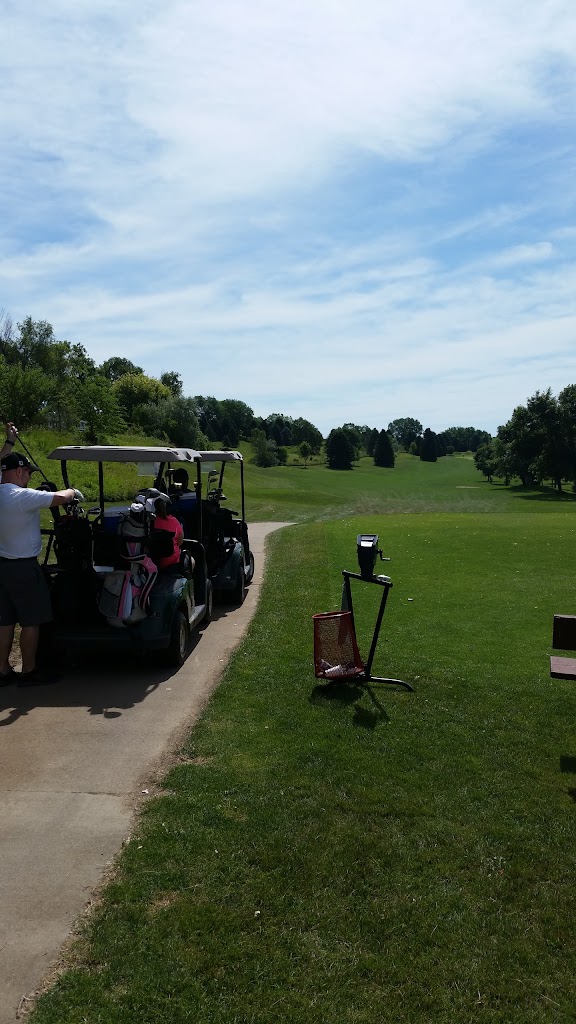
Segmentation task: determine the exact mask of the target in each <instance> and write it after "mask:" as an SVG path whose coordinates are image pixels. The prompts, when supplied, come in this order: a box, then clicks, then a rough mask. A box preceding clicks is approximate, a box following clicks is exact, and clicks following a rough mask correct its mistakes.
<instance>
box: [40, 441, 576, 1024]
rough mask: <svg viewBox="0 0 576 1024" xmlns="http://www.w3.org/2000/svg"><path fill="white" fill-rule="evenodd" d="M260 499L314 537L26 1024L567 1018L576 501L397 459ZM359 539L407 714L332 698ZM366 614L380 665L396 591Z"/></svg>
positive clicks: (361, 590) (388, 692) (518, 1022)
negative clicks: (328, 655) (319, 629)
mask: <svg viewBox="0 0 576 1024" xmlns="http://www.w3.org/2000/svg"><path fill="white" fill-rule="evenodd" d="M242 450H244V449H242ZM246 454H247V455H248V456H249V451H248V449H247V451H246ZM74 484H75V486H79V487H81V488H82V490H83V491H85V493H86V494H87V498H88V499H89V500H91V495H90V486H91V482H90V480H88V479H86V480H80V479H78V480H75V481H74ZM121 489H122V488H120V490H121ZM246 490H247V507H246V511H247V516H248V521H249V522H256V521H261V522H264V521H277V522H291V523H293V524H294V525H292V526H289V527H286V528H285V529H282V530H279V531H278V532H277V533H275V534H273V535H272V536H271V538H270V542H269V548H268V559H267V563H266V571H265V577H264V584H263V588H262V596H261V600H260V604H259V606H258V609H257V612H256V615H255V617H254V619H253V620H252V623H251V625H250V627H249V630H248V633H247V634H246V637H245V639H244V641H243V642H242V644H241V646H240V647H239V648H238V649H237V651H236V653H235V654H234V655H233V657H232V659H231V661H230V663H229V664H228V665H227V666H226V668H225V671H224V675H223V678H222V682H221V684H220V686H219V688H218V689H217V691H216V693H215V695H214V697H213V698H212V700H211V702H210V704H209V706H208V707H207V709H206V711H205V713H204V715H203V716H202V718H201V720H200V722H199V723H198V724H197V726H196V727H195V728H194V729H193V731H192V732H191V734H190V735H189V737H188V739H187V740H186V742H185V743H184V745H183V747H182V748H181V749H180V750H179V751H177V752H175V753H176V757H175V764H174V767H172V768H171V770H170V771H169V773H168V774H167V775H166V777H165V778H164V780H163V784H162V788H161V791H160V792H159V793H158V795H156V796H155V797H154V798H153V799H151V800H149V801H148V802H147V803H146V804H145V806H144V808H143V809H142V812H141V814H140V816H139V817H138V820H137V821H136V822H135V827H134V831H133V833H132V835H131V836H130V840H129V841H128V842H127V843H126V844H125V846H124V849H123V851H122V853H121V855H120V856H119V858H118V861H117V863H116V865H115V867H114V870H113V872H112V874H111V877H110V879H109V881H108V882H107V883H106V885H105V886H104V887H103V889H102V892H101V893H100V894H99V898H98V900H97V901H96V902H95V905H94V907H93V909H92V910H91V911H90V913H89V914H87V916H86V918H85V919H84V920H83V921H82V922H80V924H79V926H78V933H77V936H76V937H75V939H74V941H73V942H72V943H71V944H70V946H69V948H67V949H66V950H65V952H64V962H63V965H62V970H61V971H60V972H59V973H58V976H57V978H56V979H55V981H54V984H53V985H52V986H51V987H50V988H49V989H48V990H47V991H46V992H45V994H43V995H42V996H41V997H40V999H39V1001H38V1003H37V1005H36V1007H35V1009H34V1010H33V1011H32V1014H31V1016H30V1017H29V1018H28V1019H29V1021H30V1022H31V1024H83V1022H86V1024H187V1022H190V1024H192V1022H193V1024H288V1022H290V1024H302V1022H306V1024H414V1022H418V1024H420V1022H422V1024H468V1022H476V1021H479V1022H482V1024H532V1022H538V1024H544V1022H546V1024H548V1022H550V1024H552V1022H554V1024H559V1022H569V1021H573V1020H574V1019H575V1017H574V994H573V993H574V964H575V962H576V938H575V930H574V921H575V920H576V889H575V884H574V876H575V869H576V689H575V687H576V683H574V682H570V681H568V680H559V679H551V678H550V673H549V656H550V654H551V653H552V651H551V641H552V623H553V616H554V614H555V613H562V614H572V613H576V589H575V586H574V563H573V554H574V548H575V544H576V536H575V533H576V495H573V494H572V493H571V492H566V493H563V494H558V493H557V492H556V491H554V490H552V488H549V487H542V488H537V489H533V490H529V489H527V488H523V487H521V486H520V485H519V484H518V481H517V480H516V481H513V482H512V485H511V486H508V487H506V486H504V485H503V483H502V482H501V481H495V482H494V483H488V482H487V481H486V480H485V479H484V478H483V477H482V476H481V474H480V473H479V472H478V471H477V470H476V469H475V466H474V462H473V461H472V458H471V457H468V456H456V455H455V456H449V457H444V458H441V459H439V460H438V462H436V463H425V462H421V461H420V460H419V459H418V458H416V457H414V456H410V455H407V454H404V453H402V454H400V455H398V456H397V458H396V465H395V468H394V469H381V468H377V467H375V466H374V464H373V461H372V460H371V459H368V458H363V459H361V460H360V461H359V462H358V463H357V464H356V465H355V466H354V468H353V470H351V471H348V472H346V471H333V470H329V469H327V468H326V467H325V465H324V464H323V463H322V462H321V461H320V460H317V462H316V463H314V462H311V463H309V464H308V466H307V467H306V468H304V466H303V465H297V464H289V465H287V466H280V467H273V468H270V469H259V468H257V467H255V466H253V465H251V464H250V463H249V462H248V463H247V465H246ZM228 503H229V504H230V505H231V506H232V507H235V506H234V493H233V492H232V493H230V494H228ZM360 533H370V534H377V535H378V537H379V547H380V548H381V549H382V551H383V553H384V555H385V556H387V557H389V558H390V559H391V560H390V562H386V563H383V564H382V563H380V562H378V563H377V567H376V570H375V571H376V572H383V573H386V574H388V575H389V576H390V577H391V579H392V581H393V588H392V590H391V593H390V597H389V600H388V605H387V608H386V612H385V615H384V620H383V624H382V630H381V634H380V639H379V643H378V647H377V651H376V656H375V661H374V665H373V672H374V674H375V675H381V676H391V677H396V678H400V679H404V680H406V681H407V682H409V683H410V684H411V685H412V686H413V687H414V692H413V693H411V692H408V691H407V690H405V689H401V688H398V687H394V686H387V685H384V684H379V683H376V682H374V683H366V684H365V685H359V684H357V683H355V682H340V683H338V682H336V683H333V684H327V683H325V682H323V681H321V680H318V679H315V677H314V663H313V634H312V616H313V614H315V613H317V612H325V611H332V610H337V609H339V608H340V601H341V587H342V570H343V569H347V570H351V571H354V572H355V571H357V558H356V537H357V535H358V534H360ZM354 582H356V581H354ZM353 592H354V611H355V621H356V629H357V636H358V642H359V647H360V652H361V654H363V656H364V657H365V656H366V654H367V649H368V647H369V645H370V641H371V637H372V632H373V629H374V621H375V616H376V612H377V607H378V601H379V596H380V595H379V591H378V588H375V587H371V586H365V585H364V584H363V583H362V582H361V581H357V586H355V587H354V589H353ZM173 685H174V686H177V685H178V676H175V677H174V682H173Z"/></svg>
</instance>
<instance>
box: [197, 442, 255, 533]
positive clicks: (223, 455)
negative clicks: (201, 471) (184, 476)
mask: <svg viewBox="0 0 576 1024" xmlns="http://www.w3.org/2000/svg"><path fill="white" fill-rule="evenodd" d="M198 455H199V456H200V460H201V462H219V463H220V476H219V479H218V487H219V488H220V489H222V484H223V480H224V469H225V467H226V463H227V462H238V463H239V464H240V501H241V518H242V520H243V522H246V509H245V497H244V458H243V456H242V455H241V454H240V452H236V451H213V452H207V451H199V452H198Z"/></svg>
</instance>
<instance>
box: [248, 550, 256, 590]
mask: <svg viewBox="0 0 576 1024" xmlns="http://www.w3.org/2000/svg"><path fill="white" fill-rule="evenodd" d="M255 568H256V566H255V565H254V555H253V554H252V552H250V568H249V569H248V578H247V580H246V585H248V584H249V583H252V580H253V579H254V570H255Z"/></svg>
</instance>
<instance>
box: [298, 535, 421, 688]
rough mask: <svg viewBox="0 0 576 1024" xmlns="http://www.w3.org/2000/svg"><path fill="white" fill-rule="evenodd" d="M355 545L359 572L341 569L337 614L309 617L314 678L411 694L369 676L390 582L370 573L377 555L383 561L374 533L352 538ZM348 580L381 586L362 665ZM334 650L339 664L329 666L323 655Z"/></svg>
mask: <svg viewBox="0 0 576 1024" xmlns="http://www.w3.org/2000/svg"><path fill="white" fill-rule="evenodd" d="M356 546H357V553H358V564H359V566H360V572H359V573H358V572H349V571H348V570H347V569H343V570H342V576H343V578H344V582H343V584H342V610H341V611H340V612H327V613H324V614H320V615H314V616H313V619H314V665H315V673H316V676H317V677H318V678H321V679H325V680H326V681H328V682H332V683H334V682H346V680H348V681H350V682H352V681H354V682H356V683H362V682H371V683H388V684H390V685H392V686H403V687H405V689H407V690H410V691H411V692H414V687H413V686H411V685H410V683H407V682H406V681H405V680H404V679H393V678H388V677H385V676H373V675H372V665H373V662H374V655H375V654H376V646H377V643H378V637H379V635H380V629H381V626H382V619H383V617H384V611H385V609H386V602H387V600H388V594H389V593H390V590H391V589H392V580H391V579H390V577H389V576H382V575H380V576H376V575H375V574H374V567H375V564H376V557H377V556H378V555H379V556H380V559H381V561H385V559H384V556H383V555H382V552H381V551H380V550H379V549H378V536H377V534H359V535H358V537H357V538H356ZM386 561H388V559H386ZM351 580H361V581H362V582H364V583H372V584H375V585H376V586H379V587H382V597H381V599H380V607H379V609H378V615H377V617H376V624H375V626H374V633H373V636H372V642H371V644H370V652H369V654H368V658H367V660H366V663H365V664H364V663H363V662H362V659H361V658H360V654H359V651H358V643H357V640H356V627H355V622H354V608H353V603H352V587H351V584H350V581H351ZM335 650H337V651H338V654H337V655H336V658H337V660H339V662H340V664H336V665H334V664H332V665H331V664H330V661H328V660H327V658H326V656H325V655H326V654H328V653H330V654H332V655H333V652H334V651H335ZM333 660H334V655H333V657H332V661H333Z"/></svg>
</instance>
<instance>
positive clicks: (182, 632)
mask: <svg viewBox="0 0 576 1024" xmlns="http://www.w3.org/2000/svg"><path fill="white" fill-rule="evenodd" d="M189 641H190V627H189V625H188V619H187V618H186V616H185V615H184V612H183V611H182V610H181V609H179V610H178V611H177V612H176V614H175V616H174V621H173V622H172V629H171V631H170V643H169V645H168V647H167V648H166V652H165V657H164V662H165V664H167V665H177V666H179V665H183V664H184V662H185V661H186V655H187V653H188V644H189Z"/></svg>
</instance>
